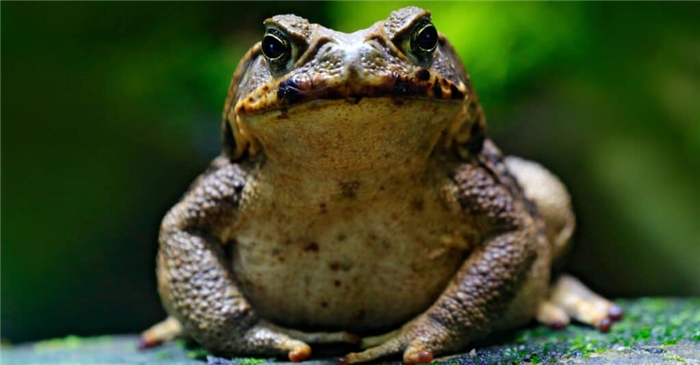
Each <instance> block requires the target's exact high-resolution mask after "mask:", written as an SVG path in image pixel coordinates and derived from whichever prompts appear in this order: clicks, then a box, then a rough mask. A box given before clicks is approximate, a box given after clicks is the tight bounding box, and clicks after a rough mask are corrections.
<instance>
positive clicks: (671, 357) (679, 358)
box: [664, 354, 685, 362]
mask: <svg viewBox="0 0 700 365" xmlns="http://www.w3.org/2000/svg"><path fill="white" fill-rule="evenodd" d="M664 358H666V359H668V360H674V361H678V362H685V359H684V358H682V357H680V356H678V355H670V354H666V355H664Z"/></svg>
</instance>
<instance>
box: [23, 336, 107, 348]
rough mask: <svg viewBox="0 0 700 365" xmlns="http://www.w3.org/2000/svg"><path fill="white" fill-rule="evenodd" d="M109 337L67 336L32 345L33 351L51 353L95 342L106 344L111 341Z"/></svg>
mask: <svg viewBox="0 0 700 365" xmlns="http://www.w3.org/2000/svg"><path fill="white" fill-rule="evenodd" d="M111 338H112V337H111V336H98V337H79V336H75V335H68V336H66V337H63V338H52V339H49V340H44V341H39V342H37V343H35V344H34V350H35V351H51V350H56V349H75V348H79V347H81V346H84V345H86V344H94V343H96V342H107V341H110V340H111Z"/></svg>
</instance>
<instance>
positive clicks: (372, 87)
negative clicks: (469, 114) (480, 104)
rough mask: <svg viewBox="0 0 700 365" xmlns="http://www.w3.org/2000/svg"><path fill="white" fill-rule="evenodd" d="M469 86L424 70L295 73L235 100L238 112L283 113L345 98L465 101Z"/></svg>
mask: <svg viewBox="0 0 700 365" xmlns="http://www.w3.org/2000/svg"><path fill="white" fill-rule="evenodd" d="M467 88H468V86H467V85H465V84H464V83H462V82H461V81H460V82H458V83H455V82H453V81H450V80H448V79H446V78H444V77H441V76H438V75H435V74H433V73H431V72H430V71H428V70H426V69H420V70H418V71H417V72H415V74H413V75H409V76H402V75H399V74H396V73H391V74H388V75H380V76H377V75H374V76H366V77H363V78H360V77H358V76H355V77H348V78H336V79H333V78H309V77H307V76H305V75H294V76H290V77H288V78H286V79H284V80H281V81H279V82H277V83H276V84H273V85H264V86H261V87H259V88H257V89H256V90H254V91H253V92H252V93H250V94H249V96H248V97H247V98H244V99H241V100H239V101H238V103H237V104H236V107H235V112H236V114H238V115H244V116H247V115H257V114H262V113H265V112H268V111H273V110H282V111H283V112H284V111H285V110H286V109H288V108H290V107H292V106H296V105H300V104H305V103H309V102H312V101H316V100H339V99H346V100H347V101H348V102H349V103H351V104H352V103H358V102H359V101H360V100H361V99H363V98H378V97H390V98H394V99H396V100H397V102H400V100H401V99H403V98H420V99H431V100H436V101H459V102H462V101H465V99H466V98H468V97H469V94H468V93H467Z"/></svg>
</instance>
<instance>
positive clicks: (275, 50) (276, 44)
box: [262, 35, 286, 59]
mask: <svg viewBox="0 0 700 365" xmlns="http://www.w3.org/2000/svg"><path fill="white" fill-rule="evenodd" d="M262 49H263V52H265V55H266V56H267V57H268V58H270V59H275V58H277V57H279V56H281V55H282V54H284V51H285V49H286V47H285V45H284V43H282V41H280V40H279V39H278V38H277V37H275V36H271V35H266V36H265V39H263V43H262Z"/></svg>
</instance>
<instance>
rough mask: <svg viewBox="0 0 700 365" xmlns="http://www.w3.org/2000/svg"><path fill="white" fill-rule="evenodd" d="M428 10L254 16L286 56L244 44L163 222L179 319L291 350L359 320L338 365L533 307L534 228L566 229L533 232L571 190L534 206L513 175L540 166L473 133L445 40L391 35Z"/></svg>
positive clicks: (421, 353) (429, 353)
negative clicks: (211, 130) (330, 16)
mask: <svg viewBox="0 0 700 365" xmlns="http://www.w3.org/2000/svg"><path fill="white" fill-rule="evenodd" d="M429 19H430V13H428V12H427V11H425V10H423V9H419V8H415V7H408V8H404V9H400V10H397V11H395V12H393V13H392V14H390V16H389V17H388V18H387V19H386V20H384V21H380V22H377V23H375V24H374V25H373V26H371V27H370V28H368V29H365V30H361V31H358V32H355V33H351V34H345V33H340V32H336V31H334V30H331V29H327V28H324V27H322V26H320V25H317V24H312V23H309V22H308V21H307V20H306V19H303V18H300V17H297V16H294V15H280V16H276V17H273V18H271V19H268V20H266V22H265V24H266V26H267V27H272V28H275V29H277V30H278V31H280V32H283V33H284V34H285V35H286V36H287V37H288V39H289V40H290V42H291V44H293V51H292V53H291V60H290V62H289V63H288V64H287V65H286V66H285V68H284V69H281V70H280V69H273V67H272V66H271V65H270V63H269V62H268V61H267V59H266V58H265V57H264V56H263V55H262V53H261V44H260V43H258V44H256V45H255V46H253V48H252V49H251V50H250V51H249V52H248V53H247V54H246V56H245V57H244V58H243V60H241V62H240V64H239V66H238V68H237V70H236V72H235V74H234V77H233V81H232V83H231V88H230V90H229V94H228V100H227V101H226V105H225V109H224V119H223V123H222V133H223V141H224V148H223V153H222V155H221V156H220V157H218V158H217V159H215V160H214V162H213V163H212V165H211V167H210V168H209V170H207V171H206V172H205V173H204V174H203V175H202V176H200V177H199V178H198V179H197V180H196V181H195V182H194V183H193V184H192V187H191V188H190V190H189V191H188V192H187V193H186V194H185V196H184V197H183V198H182V200H181V201H180V202H179V203H178V204H177V205H176V206H175V207H173V208H172V209H171V210H170V212H168V214H167V215H166V217H165V218H164V220H163V223H162V226H161V232H160V250H159V253H158V259H157V264H158V269H157V274H158V287H159V292H160V295H161V298H162V300H163V304H164V306H165V309H166V310H167V312H168V313H169V314H170V315H171V316H172V317H174V318H175V319H176V320H177V321H178V322H179V323H181V324H182V328H183V329H184V332H185V333H186V334H187V335H189V336H191V337H192V338H194V339H195V340H196V341H198V342H199V343H200V344H202V345H203V346H204V347H206V348H207V349H209V350H211V351H213V352H215V353H219V354H223V355H227V356H243V355H253V356H283V357H287V358H289V359H290V360H292V361H302V360H304V359H306V358H308V357H309V356H310V355H311V348H310V347H309V345H308V344H307V343H304V342H302V341H301V339H303V340H305V341H311V340H312V339H313V341H314V342H315V343H322V342H334V341H338V339H344V340H341V341H349V340H348V339H351V341H350V342H352V341H354V340H353V339H356V338H357V336H355V335H353V333H356V334H359V335H361V336H365V337H364V339H363V341H362V346H363V347H364V348H367V347H369V349H367V350H366V351H364V352H360V353H353V354H349V355H347V356H346V357H344V358H343V359H342V361H343V362H345V363H353V362H363V361H370V360H374V359H377V358H380V357H384V356H391V355H401V354H403V359H404V361H405V362H407V363H418V362H421V363H422V362H430V361H432V359H433V358H434V357H435V356H439V355H443V354H449V353H452V352H455V351H459V350H462V349H464V348H465V347H466V346H467V345H468V344H469V343H470V341H472V340H474V339H477V338H479V337H482V336H484V335H486V334H488V333H490V332H492V331H494V330H497V329H501V328H505V327H512V326H515V325H518V324H521V323H523V322H525V321H527V320H529V319H531V318H533V317H534V316H535V314H536V313H537V308H538V306H539V304H540V303H541V302H543V300H544V299H545V298H546V295H547V293H548V290H549V271H550V266H551V263H552V255H551V254H550V251H551V242H550V240H548V236H547V234H550V233H551V235H552V237H554V236H556V237H557V242H558V244H559V245H564V244H565V243H566V242H567V241H568V237H569V236H570V231H567V232H568V233H567V232H565V234H559V233H560V232H559V231H558V230H556V229H546V228H551V227H550V226H549V221H550V220H553V221H557V222H568V221H567V219H569V218H571V219H573V215H572V214H571V213H570V205H568V204H569V203H568V195H567V194H566V192H565V190H564V189H563V188H561V189H560V190H561V191H559V192H557V194H560V195H562V194H563V195H562V198H561V199H559V200H554V202H555V203H556V204H554V203H553V204H549V205H547V207H548V208H547V211H546V212H547V215H546V218H547V221H545V220H543V218H542V217H541V216H540V214H539V212H538V206H537V205H538V204H539V202H540V200H536V201H535V202H533V201H531V200H529V199H528V198H526V191H524V190H523V188H522V187H521V185H520V184H519V182H518V180H522V181H525V182H526V183H527V184H525V185H526V186H528V187H532V189H537V186H540V185H541V184H539V183H534V181H539V180H536V179H534V178H533V176H534V177H541V176H545V177H544V179H549V180H552V179H554V180H556V178H555V177H553V176H552V177H550V176H549V175H546V174H542V173H540V172H539V171H540V170H537V169H535V170H532V171H535V172H534V173H531V172H530V171H531V170H527V169H521V168H520V167H519V166H520V165H517V164H515V165H513V166H514V167H513V168H510V167H509V164H508V160H504V159H503V157H502V155H501V152H500V151H499V150H498V149H497V148H496V147H495V145H494V144H493V143H492V142H491V141H490V140H488V139H487V138H486V134H485V118H484V115H483V111H482V108H481V106H480V104H479V103H478V100H477V97H476V93H475V91H474V90H473V88H472V86H471V83H470V81H469V78H468V76H467V73H466V71H465V69H464V66H463V65H462V63H461V61H460V59H459V57H458V55H457V54H456V52H455V51H454V49H453V48H452V46H451V45H450V44H449V42H448V41H447V39H446V38H445V37H444V36H443V35H439V40H438V44H437V48H436V49H435V51H434V52H432V53H431V54H430V55H429V57H427V58H420V57H418V56H417V55H414V54H412V51H411V49H410V48H408V47H407V44H409V43H407V41H406V40H407V39H410V37H411V34H412V32H413V31H414V30H415V29H416V28H417V26H418V25H420V24H424V22H425V21H427V20H429ZM533 174H534V175H533ZM516 175H517V179H516V177H515V176H516ZM556 181H558V180H556ZM532 189H530V190H531V191H534V190H532ZM535 192H536V191H535ZM546 195H547V194H546V192H545V194H539V195H538V194H534V195H533V196H546ZM528 196H530V195H529V194H528ZM561 202H563V203H561ZM560 203H561V204H560ZM567 214H568V215H567ZM561 217H564V218H566V219H564V218H562V219H559V218H561ZM570 224H571V225H573V221H571V222H570ZM571 227H572V226H571ZM564 289H566V288H564ZM562 293H564V294H566V293H565V292H562ZM599 307H600V308H603V306H599ZM606 308H607V307H606ZM612 312H614V311H612V310H611V313H612ZM584 314H585V313H584ZM613 314H615V313H613ZM547 318H549V317H547ZM591 318H593V317H591ZM595 318H598V317H595ZM281 326H282V327H281ZM391 330H394V331H393V332H390V333H388V334H385V335H380V336H374V337H367V336H369V335H376V334H378V333H381V332H383V331H391ZM300 331H348V332H350V333H348V332H336V333H326V332H319V333H314V334H303V333H302V332H300ZM155 332H157V331H155ZM155 332H153V333H155ZM302 334H303V335H302ZM169 336H172V334H169ZM294 337H296V338H294Z"/></svg>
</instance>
